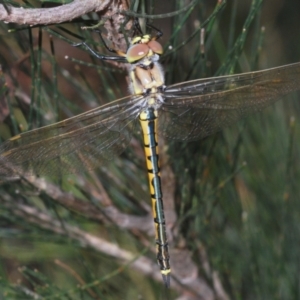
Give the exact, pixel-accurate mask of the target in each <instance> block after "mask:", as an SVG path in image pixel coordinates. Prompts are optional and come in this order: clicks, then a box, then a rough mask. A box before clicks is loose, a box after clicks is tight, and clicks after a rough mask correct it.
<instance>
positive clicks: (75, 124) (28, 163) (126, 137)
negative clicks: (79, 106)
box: [0, 96, 143, 179]
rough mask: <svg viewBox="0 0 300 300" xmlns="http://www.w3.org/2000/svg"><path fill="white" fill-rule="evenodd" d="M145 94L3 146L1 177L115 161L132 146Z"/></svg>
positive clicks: (55, 172)
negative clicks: (130, 143)
mask: <svg viewBox="0 0 300 300" xmlns="http://www.w3.org/2000/svg"><path fill="white" fill-rule="evenodd" d="M142 99H143V97H142V96H129V97H125V98H122V99H119V100H116V101H114V102H111V103H109V104H107V105H104V106H101V107H99V108H96V109H93V110H90V111H88V112H85V113H83V114H80V115H78V116H75V117H73V118H70V119H67V120H65V121H62V122H59V123H55V124H53V125H49V126H45V127H42V128H40V129H36V130H32V131H29V132H26V133H23V134H20V135H18V136H16V137H13V138H11V139H10V140H8V141H6V142H5V143H3V144H1V145H0V179H7V178H10V177H15V175H16V173H22V174H26V175H31V174H36V175H53V176H59V175H62V174H67V173H78V172H82V171H83V170H84V169H85V168H94V167H96V166H97V165H100V164H102V163H103V162H104V161H105V160H111V159H112V158H113V157H114V156H115V155H117V154H119V153H121V152H122V151H123V150H124V148H125V147H126V146H127V145H128V143H129V141H130V138H131V132H132V130H134V128H133V127H134V126H135V124H136V122H132V121H134V120H135V119H136V118H137V117H138V115H139V111H140V105H139V102H140V101H141V100H142Z"/></svg>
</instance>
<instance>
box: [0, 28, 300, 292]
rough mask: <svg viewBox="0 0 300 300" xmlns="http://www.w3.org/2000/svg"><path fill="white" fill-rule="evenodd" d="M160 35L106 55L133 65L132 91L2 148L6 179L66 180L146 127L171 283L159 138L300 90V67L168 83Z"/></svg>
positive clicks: (0, 165)
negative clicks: (26, 177) (31, 176)
mask: <svg viewBox="0 0 300 300" xmlns="http://www.w3.org/2000/svg"><path fill="white" fill-rule="evenodd" d="M160 36H161V35H160V34H159V33H157V34H156V35H154V36H152V35H150V34H142V33H141V34H139V35H136V36H135V37H133V38H132V40H131V44H130V46H129V48H128V50H127V52H124V53H123V52H121V51H115V52H116V53H117V54H118V55H117V56H111V57H109V56H102V55H99V54H98V53H97V52H95V51H94V50H93V49H92V48H90V47H89V46H88V45H86V47H87V48H88V49H89V50H90V51H91V52H92V53H93V54H94V55H96V56H97V57H99V58H100V59H104V60H119V61H121V62H125V63H128V64H129V65H130V70H129V77H130V89H131V92H132V94H131V95H129V96H126V97H124V98H121V99H118V100H115V101H113V102H110V103H108V104H106V105H103V106H100V107H98V108H95V109H92V110H90V111H87V112H84V113H82V114H80V115H77V116H75V117H72V118H69V119H66V120H64V121H61V122H58V123H55V124H52V125H49V126H45V127H42V128H39V129H35V130H31V131H28V132H25V133H22V134H19V135H17V136H14V137H12V138H11V139H9V140H8V141H6V142H4V143H2V144H1V145H0V180H2V181H3V180H7V179H10V178H14V177H17V176H19V174H21V175H22V176H30V175H38V176H44V175H52V176H61V175H62V174H64V173H80V172H81V171H82V170H83V169H84V168H90V167H91V166H93V167H96V166H97V165H101V164H102V163H105V161H107V160H112V159H113V158H114V157H115V156H116V155H118V154H120V153H121V152H122V151H123V150H124V149H125V148H126V147H127V146H128V144H129V142H130V139H131V137H132V134H133V133H134V132H137V131H138V128H139V127H138V126H140V128H141V131H142V135H143V146H144V152H145V158H146V166H147V172H148V181H149V191H150V197H151V200H152V210H153V219H154V224H155V236H156V237H155V240H156V253H157V255H156V258H157V263H158V265H159V268H160V271H161V274H162V278H163V281H164V284H165V285H166V286H167V287H169V286H170V276H171V266H170V255H169V249H168V247H169V246H168V240H167V235H166V222H165V216H164V210H163V195H162V187H161V177H160V162H159V153H158V143H159V138H158V136H163V137H164V138H166V139H172V140H180V141H194V140H199V139H202V138H204V137H206V136H209V135H211V134H213V133H215V132H217V131H219V130H221V129H223V128H224V127H225V126H228V125H230V124H233V123H235V122H236V121H237V120H239V119H241V118H244V117H245V116H247V115H249V114H251V113H254V112H258V111H260V110H262V109H263V108H265V107H267V106H268V105H270V104H272V103H274V102H275V101H276V100H278V99H280V98H281V97H282V96H284V95H286V94H288V93H290V92H292V91H297V90H299V89H300V63H299V62H298V63H294V64H290V65H285V66H281V67H277V68H273V69H267V70H263V71H257V72H250V73H243V74H236V75H229V76H228V75H227V76H220V77H213V78H206V79H197V80H192V81H187V82H182V83H178V84H174V85H171V86H166V85H165V80H164V73H163V68H162V66H161V64H160V62H159V59H160V57H161V55H162V54H163V47H162V46H161V44H160V43H159V42H158V38H159V37H160Z"/></svg>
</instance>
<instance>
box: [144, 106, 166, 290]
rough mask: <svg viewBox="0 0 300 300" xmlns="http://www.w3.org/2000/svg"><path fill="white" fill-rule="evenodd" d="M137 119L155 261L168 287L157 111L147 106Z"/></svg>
mask: <svg viewBox="0 0 300 300" xmlns="http://www.w3.org/2000/svg"><path fill="white" fill-rule="evenodd" d="M139 119H140V123H141V127H142V131H143V141H144V150H145V156H146V164H147V170H148V179H149V187H150V194H151V200H152V210H153V218H154V223H155V235H156V250H157V263H158V265H159V267H160V271H161V274H162V276H163V281H164V283H165V285H166V286H167V287H169V285H170V273H171V268H170V261H169V249H168V240H167V235H166V223H165V216H164V210H163V200H162V192H161V180H160V166H159V156H158V143H157V133H156V129H157V111H156V110H155V109H154V108H153V107H148V108H147V109H145V110H144V111H142V112H141V113H140V117H139Z"/></svg>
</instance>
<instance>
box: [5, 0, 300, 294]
mask: <svg viewBox="0 0 300 300" xmlns="http://www.w3.org/2000/svg"><path fill="white" fill-rule="evenodd" d="M6 2H7V3H13V4H16V2H12V1H6ZM42 2H45V1H24V2H21V1H19V4H20V5H22V6H24V7H40V6H41V3H42ZM194 2H195V3H194V4H195V5H193V6H190V8H188V9H187V10H184V11H182V12H181V13H178V14H175V15H174V16H172V17H167V16H164V17H162V18H157V19H153V20H152V21H153V23H152V24H153V25H155V26H156V27H158V28H159V29H161V30H162V31H163V33H164V35H163V37H162V39H161V43H162V44H163V46H164V48H165V55H164V56H163V57H162V62H163V64H164V67H165V73H166V82H167V84H172V83H177V82H182V81H186V80H190V79H195V78H201V77H212V76H215V75H221V74H233V73H239V72H247V71H252V70H261V69H265V68H271V67H276V66H280V65H283V64H289V63H293V62H297V61H299V58H300V37H299V28H300V18H299V11H300V2H299V1H297V0H289V1H284V0H272V1H270V0H265V1H258V0H253V1H250V0H249V1H248V0H247V1H246V0H244V1H238V0H231V1H230V0H228V1H227V3H226V4H225V3H224V4H222V3H221V2H219V3H217V1H208V0H198V1H194ZM188 3H190V2H187V1H182V0H169V1H164V2H163V1H154V0H153V1H142V0H141V1H135V2H132V3H131V5H132V6H131V9H132V10H135V11H138V12H140V13H145V12H147V13H149V14H150V13H151V14H164V13H168V12H172V11H177V10H180V9H182V8H184V7H186V6H187V4H188ZM45 5H50V4H49V3H46V4H45ZM53 5H58V4H57V3H55V1H52V4H51V6H53ZM98 18H100V16H99V15H96V14H89V15H88V16H84V17H82V18H81V19H78V20H76V21H73V22H70V23H68V24H61V25H52V26H48V27H41V26H40V27H33V28H28V27H26V26H20V25H15V24H4V23H3V22H1V23H0V39H1V42H0V64H1V67H2V73H1V78H0V84H1V86H0V97H1V98H0V138H1V141H4V140H6V139H7V138H9V137H11V136H13V135H16V134H18V133H21V132H23V131H26V130H28V129H33V128H36V127H40V126H42V125H46V124H51V123H54V122H56V121H59V120H62V119H65V118H68V117H71V116H74V115H77V114H79V113H81V112H83V111H87V110H88V109H91V108H94V107H97V106H99V105H102V104H104V103H107V102H110V101H112V100H115V99H117V98H119V97H122V96H124V95H127V94H128V87H127V79H126V76H127V75H126V70H125V69H124V68H123V67H122V66H119V65H112V64H108V63H105V62H102V61H100V60H97V59H95V58H94V57H92V56H91V55H90V53H88V52H87V51H85V49H80V48H75V47H73V46H72V43H74V42H75V43H76V42H78V41H80V40H79V39H78V36H79V37H81V39H84V40H86V41H87V42H88V43H89V42H90V43H92V42H95V41H98V43H97V50H98V51H99V52H100V53H107V52H106V49H105V48H104V47H103V46H101V41H100V40H99V37H98V35H97V34H96V33H93V32H92V31H88V30H82V29H81V28H80V27H81V26H83V25H85V24H87V21H86V20H88V19H89V20H90V19H92V20H95V21H94V23H96V22H97V19H98ZM202 26H203V28H205V42H204V44H201V42H200V40H201V30H200V28H202ZM8 29H10V32H8ZM104 33H105V31H104ZM65 56H68V59H66V58H65ZM86 63H89V65H87V64H86ZM298 97H299V95H297V94H296V93H294V94H291V95H289V96H287V97H285V98H284V99H283V101H280V102H278V103H277V104H276V105H274V106H272V107H269V108H268V109H266V110H264V111H263V112H261V113H259V114H257V115H253V116H250V117H248V118H247V119H246V120H243V121H241V122H239V123H237V124H236V126H231V127H230V128H226V129H225V130H224V131H222V132H220V133H217V134H215V135H213V136H211V137H209V138H206V139H205V140H202V141H197V142H192V143H188V144H185V143H179V142H176V143H175V142H170V141H162V140H161V142H162V144H163V147H162V149H161V157H162V169H163V170H162V182H163V184H164V190H163V193H164V196H165V202H166V204H165V207H166V217H167V224H168V229H169V236H170V248H171V255H172V256H171V264H172V267H173V269H174V272H173V273H174V276H175V277H176V276H178V277H177V279H178V281H179V282H181V285H180V284H178V281H176V280H173V281H172V283H171V289H170V291H168V295H166V294H167V292H166V290H165V288H164V287H163V285H162V283H161V282H160V280H159V279H160V277H159V276H160V275H159V270H158V267H157V266H156V263H155V253H154V250H153V249H154V237H153V234H154V231H153V230H152V226H153V225H152V217H151V216H150V213H151V208H150V197H149V195H148V185H147V177H146V175H147V174H146V171H145V166H144V165H145V161H144V158H143V152H142V151H143V150H142V148H141V138H140V137H139V134H138V132H137V133H136V135H135V137H134V139H133V140H132V142H131V144H130V146H129V147H128V149H127V150H126V151H125V153H123V154H122V155H121V156H120V157H117V158H116V159H115V160H114V161H113V162H111V163H108V164H107V165H105V166H103V167H101V168H98V169H96V170H82V173H81V174H71V175H69V176H64V177H61V178H51V177H50V178H46V183H45V184H44V186H46V188H45V189H42V188H41V186H40V185H37V184H34V183H32V182H27V181H24V180H23V181H17V182H6V183H3V184H2V185H1V186H0V222H1V223H0V224H1V226H0V235H1V243H0V259H1V265H0V274H1V275H0V277H1V281H0V292H1V293H0V299H166V297H169V298H170V299H177V298H178V299H179V298H180V297H181V298H180V299H299V298H300V286H299V282H300V263H299V262H300V251H299V245H300V226H299V220H300V202H299V201H298V200H299V194H300V186H299V183H298V182H299V179H300V174H299V173H300V167H299V150H300V149H299V148H300V142H298V140H299V139H298V137H299V135H300V127H299V125H300V121H299V120H300V119H299V118H300V113H299V112H300V110H299V101H297V99H298ZM164 170H165V171H164ZM298 176H299V177H298ZM108 208H110V209H111V210H113V211H114V212H115V213H114V214H113V213H111V214H110V212H111V210H108ZM168 216H169V219H168ZM121 217H122V218H123V219H122V220H124V222H121V221H122V220H121ZM134 217H136V218H134ZM126 221H130V222H132V223H131V224H132V225H131V226H130V225H127V223H126ZM135 222H136V223H135ZM139 222H140V223H139ZM125 224H126V225H125ZM141 224H143V225H144V227H143V228H142V226H141ZM93 238H95V239H97V240H95V244H94V246H93V242H92V239H93ZM101 241H102V243H101ZM105 242H107V243H108V244H107V247H108V251H106V252H105V250H104V249H103V248H101V247H100V246H101V245H106V244H105ZM100 244H101V245H100ZM98 245H100V246H99V247H98ZM114 245H115V247H116V248H113V246H114ZM116 249H117V250H116ZM113 250H116V252H115V253H113ZM118 251H120V252H118ZM122 251H124V252H122ZM128 253H131V254H132V256H130V257H128V256H127V258H126V255H125V254H128ZM122 254H123V255H124V256H122ZM176 254H177V255H176ZM178 254H180V255H178ZM141 257H142V259H145V260H141ZM188 257H190V258H191V260H190V261H189V263H188V262H187V258H188ZM122 262H123V263H122ZM124 262H125V264H124ZM136 262H140V264H138V265H134V263H136ZM143 264H144V265H145V269H143V268H142V267H141V266H142V265H143ZM149 268H150V271H149ZM157 275H159V276H157ZM185 276H186V277H187V278H189V280H186V283H185V284H184V280H183V279H184V277H185ZM197 280H200V281H201V284H202V285H201V287H202V289H201V290H200V291H199V290H198V289H197V287H196V286H193V284H192V282H196V283H197V282H199V281H197ZM184 297H185V298H184Z"/></svg>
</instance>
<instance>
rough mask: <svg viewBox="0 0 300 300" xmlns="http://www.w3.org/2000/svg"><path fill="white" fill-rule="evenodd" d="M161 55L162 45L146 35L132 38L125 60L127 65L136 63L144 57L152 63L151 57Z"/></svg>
mask: <svg viewBox="0 0 300 300" xmlns="http://www.w3.org/2000/svg"><path fill="white" fill-rule="evenodd" d="M162 53H163V47H162V45H161V44H160V43H158V42H157V41H156V40H155V39H152V38H151V36H150V35H148V34H146V35H143V36H138V37H135V38H133V40H132V41H131V46H130V47H129V49H128V50H127V53H126V59H127V61H128V62H129V63H138V62H139V61H140V60H142V59H143V58H146V57H148V58H149V61H152V59H151V57H152V56H159V55H161V54H162ZM155 60H158V59H155Z"/></svg>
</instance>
